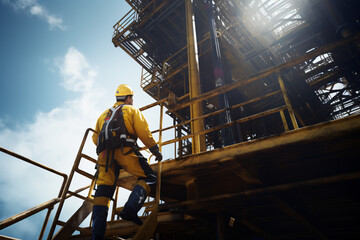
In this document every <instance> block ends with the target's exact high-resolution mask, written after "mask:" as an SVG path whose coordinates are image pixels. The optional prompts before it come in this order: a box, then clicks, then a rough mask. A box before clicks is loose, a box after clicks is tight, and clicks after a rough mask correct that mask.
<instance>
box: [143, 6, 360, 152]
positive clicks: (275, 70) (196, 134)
mask: <svg viewBox="0 0 360 240" xmlns="http://www.w3.org/2000/svg"><path fill="white" fill-rule="evenodd" d="M186 3H187V4H191V2H190V0H186ZM188 7H189V6H188ZM188 15H189V16H187V17H189V18H190V14H188ZM189 20H191V18H190V19H189ZM189 35H191V34H189ZM359 40H360V34H358V35H356V36H354V37H352V38H348V39H345V40H341V41H337V42H334V43H330V44H328V45H326V46H324V47H321V48H319V49H316V50H314V51H312V52H309V53H307V54H305V55H303V56H300V57H298V58H296V59H294V60H292V61H290V62H286V63H283V64H280V65H278V66H275V67H272V68H269V69H265V70H263V71H261V72H260V73H259V74H257V75H255V76H253V77H250V78H248V79H243V80H239V81H236V82H234V83H232V84H228V85H225V86H223V87H219V88H217V89H214V90H211V91H209V92H206V93H204V94H201V95H200V94H199V95H193V94H192V93H190V100H189V101H186V102H185V103H178V104H176V106H175V107H173V108H169V112H176V111H178V110H180V109H183V108H185V107H188V106H190V108H194V106H201V104H200V103H201V102H202V101H204V100H206V99H209V98H211V97H215V96H217V95H219V94H222V93H225V92H227V91H230V90H233V89H235V88H238V87H241V86H245V85H248V84H250V83H252V82H256V81H258V80H260V79H263V78H265V77H267V76H270V75H272V74H277V78H278V82H279V85H280V90H278V91H275V92H272V93H268V94H266V95H264V96H262V97H258V98H254V99H251V100H248V101H246V102H243V103H240V104H237V105H234V106H231V107H230V108H229V109H233V108H238V107H241V106H244V105H246V104H249V103H252V102H255V101H259V100H262V99H264V98H266V97H270V96H273V95H275V94H279V93H281V94H282V96H283V99H284V102H285V105H284V106H280V107H277V108H274V109H270V110H267V111H265V112H262V113H257V114H254V115H252V116H249V117H245V118H241V119H238V120H236V121H233V122H230V123H227V124H225V125H222V126H217V127H214V128H212V129H207V130H204V128H200V129H197V130H195V128H194V130H193V131H192V133H191V134H189V135H187V136H183V137H179V138H176V139H172V140H168V141H165V142H162V143H161V144H162V146H164V145H167V144H171V143H175V142H178V141H181V140H185V139H188V138H193V139H195V138H196V139H200V135H202V136H203V135H205V134H207V133H210V132H213V131H217V130H220V129H222V128H225V127H229V126H233V125H235V124H238V123H242V122H246V121H250V120H253V119H255V118H259V117H263V116H266V115H270V114H274V113H276V112H279V114H280V117H281V120H282V122H283V126H284V130H285V131H288V130H289V126H288V123H287V122H286V118H285V115H284V110H288V112H289V115H290V118H291V121H292V125H293V127H294V129H298V128H299V126H298V124H297V121H296V120H297V119H296V118H295V113H294V110H293V108H292V106H291V103H290V101H289V99H288V96H287V92H286V88H285V86H284V83H283V80H282V78H281V75H280V71H281V70H283V69H286V68H289V67H293V66H295V65H297V64H299V63H302V62H303V61H305V60H308V59H311V58H314V57H316V56H319V55H321V54H324V53H326V52H329V51H331V50H333V49H336V48H338V47H341V46H344V45H346V44H350V43H352V42H356V41H359ZM188 48H190V47H188ZM188 51H189V50H188ZM193 51H194V50H193ZM193 56H195V53H194V54H193ZM189 65H190V63H189ZM195 65H196V64H195ZM195 68H196V66H195ZM189 69H190V68H189ZM189 72H190V70H189ZM189 74H190V73H189ZM193 74H195V75H196V71H195V73H193ZM192 79H193V78H191V77H190V81H191V82H192ZM195 79H196V76H195ZM194 88H195V89H196V90H197V91H198V90H199V89H198V88H197V87H196V86H195V87H194ZM167 101H168V99H167V98H164V99H161V100H159V101H157V102H155V103H152V104H149V105H148V106H144V107H143V108H140V110H141V111H143V110H145V109H148V108H150V107H153V106H156V105H158V104H162V103H166V102H167ZM196 103H197V104H200V105H196ZM195 110H198V109H197V108H195ZM225 110H227V109H220V110H218V111H215V112H213V113H210V114H205V115H202V113H200V112H201V109H200V110H199V111H195V113H196V114H192V115H191V117H192V118H191V119H190V120H187V121H183V122H182V123H179V124H176V125H173V126H170V127H166V128H163V129H162V131H166V130H169V129H172V128H176V127H179V126H181V125H185V124H189V123H191V124H192V125H195V124H194V123H195V122H199V120H201V121H200V122H202V123H203V121H202V119H204V118H206V117H209V116H213V115H216V114H219V113H220V112H223V111H225ZM298 120H299V121H301V119H298ZM303 126H304V124H303ZM158 131H159V130H155V131H153V132H152V133H155V132H158ZM195 153H199V152H195V151H193V154H195Z"/></svg>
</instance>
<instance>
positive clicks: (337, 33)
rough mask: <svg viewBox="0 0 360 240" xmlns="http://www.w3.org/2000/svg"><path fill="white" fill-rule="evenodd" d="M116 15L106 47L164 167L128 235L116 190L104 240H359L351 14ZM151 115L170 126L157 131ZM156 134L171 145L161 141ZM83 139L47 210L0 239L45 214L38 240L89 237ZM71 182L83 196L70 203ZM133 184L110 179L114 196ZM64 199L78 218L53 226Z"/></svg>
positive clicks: (336, 4) (242, 7)
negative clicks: (120, 57)
mask: <svg viewBox="0 0 360 240" xmlns="http://www.w3.org/2000/svg"><path fill="white" fill-rule="evenodd" d="M126 2H127V3H128V4H129V6H130V7H131V10H130V11H129V12H128V13H127V14H125V16H123V17H122V18H121V19H120V20H119V21H118V22H117V23H116V24H115V25H114V26H113V27H114V33H113V37H112V42H113V44H114V46H115V47H120V48H121V49H122V50H123V51H125V52H126V53H128V54H129V55H130V56H131V57H132V58H133V59H134V60H135V61H136V62H137V63H139V64H140V65H141V66H142V74H141V79H140V86H141V87H142V89H143V90H144V92H146V93H147V94H149V95H150V96H151V97H152V98H153V99H154V101H155V102H154V103H152V104H149V105H148V106H145V107H143V108H141V109H140V110H141V111H145V110H147V111H149V110H148V109H151V108H152V107H154V106H160V118H159V122H160V125H159V129H158V130H154V131H153V133H157V134H158V135H159V142H158V143H159V146H160V148H161V147H165V146H167V145H174V153H175V156H174V158H173V159H168V160H166V161H163V162H161V163H157V164H153V165H151V167H152V168H153V169H154V170H155V171H156V172H157V173H158V179H159V182H158V185H157V186H156V187H154V188H153V189H152V191H151V193H150V195H151V197H152V198H153V199H152V200H151V201H148V202H146V204H145V209H144V216H143V217H142V219H143V221H144V225H143V226H142V227H141V228H140V227H138V226H136V225H134V224H132V223H129V222H127V221H122V220H119V212H120V211H121V209H122V207H118V206H117V197H118V189H117V190H116V194H115V198H114V201H112V203H113V204H112V212H111V221H109V222H108V223H107V231H106V237H107V238H109V239H129V238H131V239H159V240H173V239H176V240H183V239H214V240H215V239H218V240H223V239H249V240H250V239H299V240H302V239H358V238H360V228H359V221H358V216H359V215H360V193H359V191H358V190H357V189H358V188H359V186H360V164H359V163H358V156H359V154H360V151H359V146H360V138H359V136H360V115H359V113H360V104H359V100H360V79H359V77H360V76H359V74H360V25H359V22H360V16H359V14H358V10H357V9H360V2H358V1H350V0H345V1H336V0H301V1H296V0H295V1H294V0H126ZM165 110H166V114H167V115H168V116H170V118H172V120H173V124H172V126H163V114H164V111H165ZM168 130H173V132H174V133H175V134H174V137H173V138H172V139H164V140H163V139H162V134H163V133H164V132H165V131H168ZM90 131H93V130H91V129H88V130H87V131H86V133H85V136H84V139H83V142H82V144H81V147H80V149H79V152H78V155H77V157H76V160H75V163H74V167H73V169H72V171H71V173H70V174H69V177H67V175H65V176H63V174H62V176H63V177H64V179H65V180H64V183H63V185H62V188H61V190H60V193H59V196H58V197H57V198H55V199H53V200H51V201H50V202H47V203H44V204H43V205H41V206H38V207H36V208H34V210H29V211H27V212H26V213H22V214H19V215H17V216H14V217H12V218H9V219H6V220H3V221H1V222H0V229H3V228H5V227H7V226H9V225H11V224H14V223H15V222H18V221H20V220H22V219H23V218H24V216H28V215H32V214H35V213H37V212H39V211H41V210H44V209H47V208H49V212H50V209H52V208H53V207H54V205H56V204H57V203H59V207H58V208H57V212H56V215H55V219H54V221H53V223H52V226H51V229H50V233H49V235H48V239H90V235H91V226H90V225H89V226H88V227H80V224H81V223H82V222H83V221H84V219H85V218H86V217H87V216H89V215H90V213H91V209H92V208H91V207H92V196H91V195H92V189H93V186H94V176H93V174H90V173H87V172H85V171H83V170H81V169H79V164H80V161H81V159H87V160H89V161H90V162H93V163H96V160H95V159H93V158H91V157H90V156H88V155H86V154H84V153H82V147H83V145H84V144H85V141H86V139H87V134H88V133H89V132H90ZM0 150H1V151H3V152H5V153H7V154H10V155H13V156H15V157H18V158H20V159H22V160H24V159H26V158H24V157H22V156H19V155H16V154H14V153H11V152H10V151H8V150H6V149H2V148H0ZM26 161H28V162H29V160H26ZM45 168H46V167H45ZM47 170H49V169H47ZM51 171H53V172H54V170H51ZM75 173H78V174H81V175H83V176H85V177H87V178H89V179H90V180H91V183H90V185H89V186H86V187H84V188H81V189H78V190H70V189H71V180H72V178H73V176H74V174H75ZM60 175H61V174H60ZM65 182H66V184H65ZM135 183H136V178H135V177H133V176H131V175H130V174H128V173H126V172H124V171H121V172H120V175H119V179H118V181H117V186H118V187H122V188H126V189H128V190H132V189H133V187H134V185H135ZM86 189H89V191H88V193H86V194H85V195H81V192H82V191H84V190H86ZM73 196H75V197H78V198H81V199H82V200H84V204H83V205H82V206H80V208H79V209H78V211H76V212H75V213H74V215H73V216H72V217H71V218H70V219H68V220H66V221H62V220H60V218H61V216H60V215H61V211H62V208H63V205H64V203H65V200H66V199H67V198H69V197H73ZM65 205H66V204H65ZM49 214H50V213H48V215H49ZM48 218H49V217H48V216H47V217H46V219H45V223H44V227H43V229H42V231H41V233H40V236H39V239H41V238H42V236H43V235H44V229H45V227H46V223H47V221H48ZM59 225H60V226H61V229H60V230H59V231H58V232H55V228H56V226H59ZM75 231H77V232H76V233H75ZM0 238H4V239H11V238H6V237H5V236H0Z"/></svg>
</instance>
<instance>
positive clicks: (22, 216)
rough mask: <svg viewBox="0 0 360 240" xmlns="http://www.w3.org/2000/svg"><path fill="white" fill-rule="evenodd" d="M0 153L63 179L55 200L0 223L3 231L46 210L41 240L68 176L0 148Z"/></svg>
mask: <svg viewBox="0 0 360 240" xmlns="http://www.w3.org/2000/svg"><path fill="white" fill-rule="evenodd" d="M0 151H1V152H3V153H6V154H8V155H10V156H13V157H15V158H18V159H20V160H22V161H24V162H27V163H30V164H31V165H33V166H36V167H39V168H41V169H43V170H46V171H48V172H50V173H53V174H56V175H58V176H61V177H62V178H63V182H62V185H61V187H60V191H59V194H58V197H57V198H54V199H52V200H50V201H48V202H45V203H43V204H40V205H38V206H36V207H34V208H31V209H29V210H26V211H24V212H22V213H19V214H17V215H15V216H12V217H10V218H7V219H5V220H3V221H1V222H0V230H1V229H4V228H6V227H9V226H11V225H13V224H15V223H17V222H19V221H21V220H23V219H25V218H28V217H30V216H32V215H34V214H36V213H38V212H41V211H42V210H45V209H48V212H47V214H46V216H45V220H44V223H43V226H42V228H41V231H40V235H39V239H42V237H43V236H44V232H45V229H46V225H47V223H48V221H49V217H50V214H51V211H52V209H53V208H54V205H55V204H57V203H58V202H59V201H60V199H59V197H60V196H61V195H62V192H63V191H64V188H65V183H66V181H67V179H68V176H67V175H66V174H65V173H61V172H58V171H56V170H54V169H52V168H49V167H46V166H44V165H41V164H39V163H37V162H35V161H33V160H31V159H28V158H26V157H24V156H21V155H19V154H17V153H14V152H11V151H9V150H7V149H5V148H2V147H0Z"/></svg>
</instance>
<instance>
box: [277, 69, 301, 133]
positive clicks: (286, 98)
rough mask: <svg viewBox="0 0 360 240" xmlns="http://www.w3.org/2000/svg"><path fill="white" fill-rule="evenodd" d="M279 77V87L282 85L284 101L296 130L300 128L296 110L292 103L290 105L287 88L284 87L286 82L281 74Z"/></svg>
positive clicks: (278, 73) (278, 74)
mask: <svg viewBox="0 0 360 240" xmlns="http://www.w3.org/2000/svg"><path fill="white" fill-rule="evenodd" d="M277 77H278V81H279V85H280V88H281V91H282V94H283V97H284V100H285V104H286V107H287V109H288V111H289V115H290V118H291V122H292V124H293V127H294V129H298V128H299V126H298V124H297V122H296V118H295V114H294V110H293V108H292V106H291V103H290V100H289V97H288V95H287V92H286V88H285V85H284V81H283V80H282V78H281V75H280V72H277Z"/></svg>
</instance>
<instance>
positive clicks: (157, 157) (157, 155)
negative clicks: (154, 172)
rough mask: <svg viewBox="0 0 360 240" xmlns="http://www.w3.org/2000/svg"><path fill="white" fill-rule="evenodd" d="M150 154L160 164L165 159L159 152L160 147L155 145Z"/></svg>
mask: <svg viewBox="0 0 360 240" xmlns="http://www.w3.org/2000/svg"><path fill="white" fill-rule="evenodd" d="M149 150H150V152H151V153H152V154H153V155H154V156H155V160H156V161H158V162H160V161H161V160H162V159H163V156H162V154H161V152H160V151H159V146H158V145H155V146H153V147H151V148H149Z"/></svg>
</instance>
